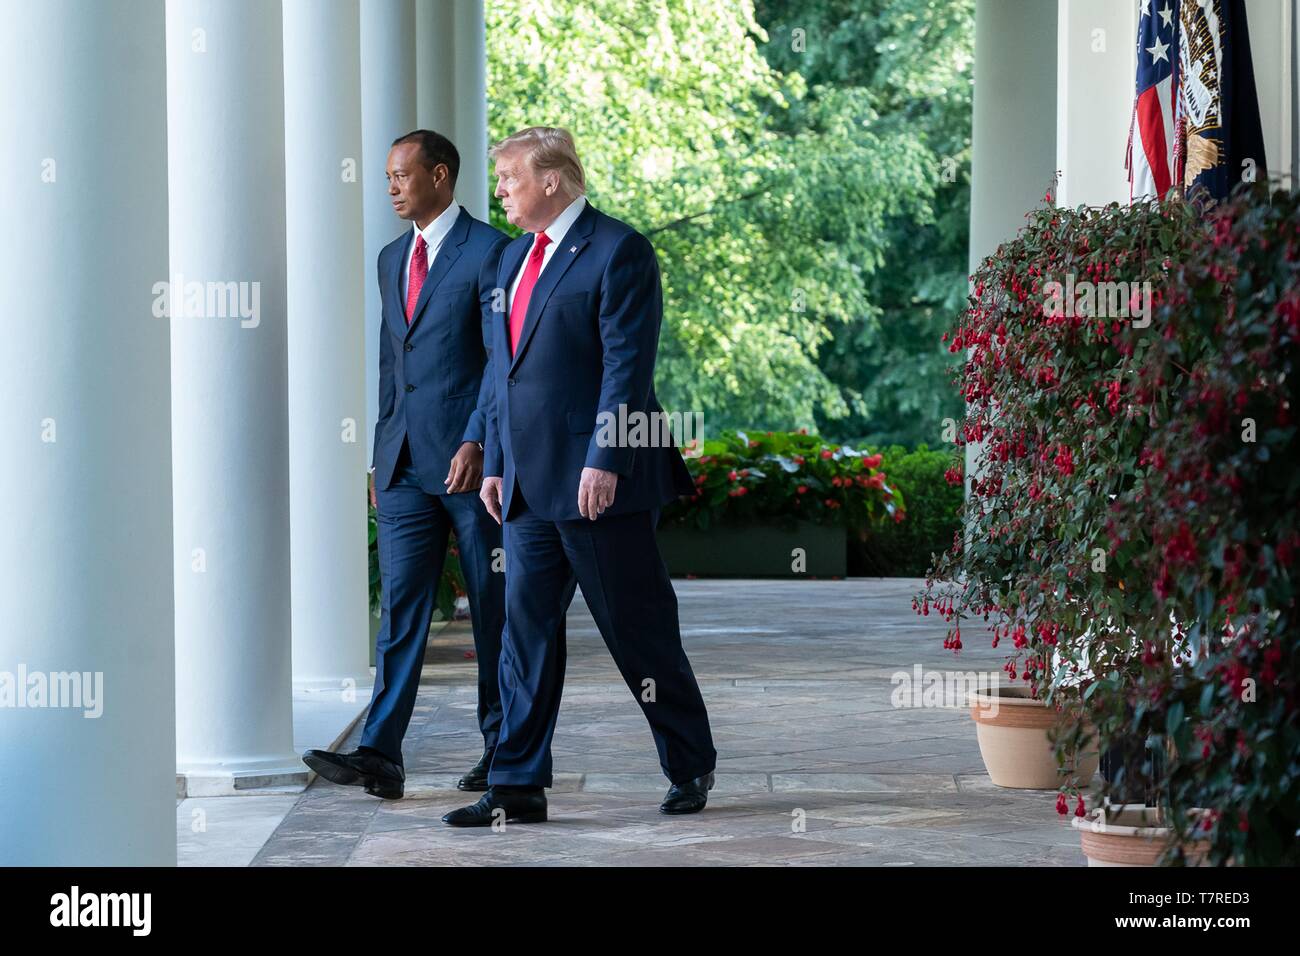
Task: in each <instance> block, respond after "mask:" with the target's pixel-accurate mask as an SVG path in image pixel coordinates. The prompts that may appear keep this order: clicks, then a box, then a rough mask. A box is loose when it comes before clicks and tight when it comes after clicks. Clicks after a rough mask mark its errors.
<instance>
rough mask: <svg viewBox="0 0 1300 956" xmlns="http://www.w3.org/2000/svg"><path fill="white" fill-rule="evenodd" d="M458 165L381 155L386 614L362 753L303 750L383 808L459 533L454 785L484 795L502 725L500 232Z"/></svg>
mask: <svg viewBox="0 0 1300 956" xmlns="http://www.w3.org/2000/svg"><path fill="white" fill-rule="evenodd" d="M459 169H460V157H459V155H458V154H457V152H456V147H455V146H454V145H452V143H451V141H450V140H448V139H447V138H446V137H445V136H441V135H439V134H438V133H435V132H431V131H429V130H416V131H415V132H412V133H408V134H406V135H405V136H402V137H399V138H398V139H397V140H395V141H394V142H393V148H392V150H391V151H390V152H389V154H388V169H387V174H388V194H389V196H391V197H392V203H393V209H394V210H395V211H396V212H397V215H398V216H399V217H401V218H402V219H406V220H408V221H410V222H411V224H412V228H411V230H410V231H408V232H407V233H406V234H405V235H402V236H400V237H398V238H397V239H395V240H394V241H393V242H391V243H389V244H388V245H387V246H385V247H384V248H383V250H381V251H380V253H379V288H380V295H381V298H382V303H383V309H382V312H383V315H382V319H381V322H380V342H379V420H378V422H377V423H376V425H375V446H374V457H373V465H372V467H371V485H370V496H371V502H372V503H373V504H374V505H375V507H376V510H377V513H378V522H379V567H380V574H381V577H382V581H383V614H382V619H381V622H380V628H379V636H378V639H377V641H376V646H375V654H376V664H377V670H376V673H375V688H374V694H373V696H372V698H371V703H370V712H369V714H368V715H367V717H366V725H365V730H364V732H363V733H362V737H361V745H360V746H359V747H358V748H357V749H356V750H354V751H352V752H351V753H332V752H330V751H327V750H309V751H307V752H306V753H305V754H304V755H303V761H304V762H305V763H306V764H307V766H309V767H311V768H312V769H313V770H315V771H316V772H317V773H319V774H320V775H321V776H322V777H324V778H326V779H327V780H331V781H333V782H334V783H340V784H354V785H359V786H362V787H364V788H365V790H366V792H367V793H371V794H374V795H375V796H378V797H385V798H387V799H398V798H400V797H401V796H402V794H403V789H404V782H405V779H406V776H405V771H404V767H403V761H402V738H403V737H404V736H405V734H406V729H407V726H408V725H409V724H410V721H411V712H412V710H413V709H414V706H415V697H416V692H417V690H418V689H419V683H420V669H421V667H422V666H423V663H424V650H425V645H426V643H427V640H428V634H429V621H430V618H431V616H432V614H433V609H434V606H435V604H436V599H437V592H438V582H439V580H440V579H441V577H442V570H443V558H444V555H445V553H446V550H447V541H448V535H449V533H450V531H451V530H452V529H453V528H454V529H455V532H456V544H457V548H458V551H459V554H460V566H461V570H462V571H463V572H464V575H465V585H466V591H467V592H468V596H469V605H470V615H471V617H472V619H473V625H474V646H475V649H476V652H477V653H476V656H477V659H478V675H479V679H478V719H479V728H480V730H481V731H482V734H483V745H484V749H483V757H482V759H481V760H480V761H479V763H478V765H477V766H475V767H474V768H473V769H472V770H470V772H469V773H467V774H466V775H465V776H463V777H461V779H460V781H459V783H458V784H457V786H459V787H460V789H462V790H486V789H487V769H488V767H489V766H490V764H491V762H492V754H493V751H494V749H495V747H496V742H497V736H498V733H499V729H500V726H501V695H500V691H499V687H498V682H497V664H498V661H499V659H500V656H501V629H502V626H503V624H504V623H505V584H504V581H503V575H502V574H501V573H500V568H501V564H500V562H499V561H498V559H499V558H500V556H501V551H500V548H501V529H500V527H499V526H498V524H497V523H496V522H495V521H494V520H493V519H492V518H491V517H490V516H489V515H488V513H487V510H486V508H485V507H484V505H483V502H482V501H481V500H480V499H479V496H478V489H479V485H480V484H481V482H482V476H483V440H484V437H485V436H484V417H483V411H482V409H480V407H479V406H480V404H481V400H480V392H483V400H484V401H485V400H486V396H487V394H488V392H489V390H490V383H486V382H485V377H484V374H483V371H484V367H485V365H486V364H487V359H488V354H487V348H486V347H485V335H484V333H485V330H486V331H490V326H488V325H485V323H488V322H490V317H491V315H492V312H491V305H492V294H493V290H494V288H495V286H496V273H497V265H498V263H499V261H500V258H501V250H502V249H503V248H504V247H505V245H506V237H505V235H503V234H502V233H500V232H498V231H497V230H496V229H493V228H492V227H491V226H489V225H488V224H487V223H484V222H480V221H479V220H477V219H475V218H474V217H473V216H471V215H470V214H469V212H468V211H467V210H466V209H464V208H463V207H461V206H460V205H459V204H458V203H457V202H456V200H455V198H454V197H453V191H454V190H455V187H456V175H457V173H458V172H459ZM488 346H489V347H490V342H489V343H488ZM494 562H496V567H497V569H498V570H496V571H494V570H493V566H494Z"/></svg>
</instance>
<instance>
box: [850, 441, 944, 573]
mask: <svg viewBox="0 0 1300 956" xmlns="http://www.w3.org/2000/svg"><path fill="white" fill-rule="evenodd" d="M881 453H882V454H883V455H884V462H883V464H882V465H881V469H882V470H883V471H884V472H885V473H886V474H888V475H889V480H890V484H891V485H893V486H894V487H895V488H897V489H898V492H899V494H900V496H901V497H902V498H903V500H904V501H906V502H907V520H906V521H903V522H898V523H894V522H883V523H881V524H879V525H877V526H876V527H874V528H872V530H871V533H870V534H869V535H868V536H867V538H866V540H865V541H861V542H859V543H858V545H857V547H854V546H853V543H852V542H850V548H851V551H850V562H849V573H850V574H865V575H876V576H883V577H920V576H922V575H924V574H925V572H926V569H927V568H929V567H930V562H931V560H932V559H933V557H934V555H936V554H939V553H941V552H943V551H945V550H947V549H948V548H949V547H951V545H952V541H953V535H955V534H956V533H957V532H958V530H959V529H960V528H961V508H962V498H963V491H962V485H961V482H960V481H959V480H958V481H955V482H953V481H949V480H948V478H947V477H946V476H945V473H948V472H949V471H950V469H951V465H952V454H951V453H950V452H946V451H932V450H930V449H929V448H927V447H926V446H925V445H921V446H919V447H918V448H916V449H915V450H908V449H907V448H904V447H902V446H901V445H891V446H889V447H888V448H884V449H881Z"/></svg>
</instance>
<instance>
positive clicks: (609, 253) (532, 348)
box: [483, 203, 695, 521]
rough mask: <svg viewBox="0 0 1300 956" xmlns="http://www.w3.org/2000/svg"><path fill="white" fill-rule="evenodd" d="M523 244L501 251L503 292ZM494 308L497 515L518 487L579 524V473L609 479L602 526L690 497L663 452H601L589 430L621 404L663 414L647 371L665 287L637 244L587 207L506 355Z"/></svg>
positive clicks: (681, 468) (489, 464) (491, 422)
mask: <svg viewBox="0 0 1300 956" xmlns="http://www.w3.org/2000/svg"><path fill="white" fill-rule="evenodd" d="M532 242H533V236H532V234H531V233H526V234H524V235H522V236H520V237H519V238H517V239H515V240H514V241H513V242H511V243H510V245H508V246H507V247H506V248H505V251H504V252H503V253H502V255H501V264H500V268H499V271H498V275H497V281H496V285H497V286H498V287H500V288H501V289H503V290H508V289H509V288H510V285H511V283H512V282H513V280H514V278H515V275H516V274H517V273H518V272H519V270H520V269H521V268H522V267H523V263H524V260H525V258H526V257H527V255H528V251H529V249H530V248H531V247H532ZM495 304H496V306H497V309H496V311H495V312H494V313H493V315H492V339H491V342H492V346H491V347H492V355H493V360H492V363H491V368H490V372H489V376H488V377H489V379H490V387H491V394H490V395H489V396H487V397H488V404H487V406H486V409H485V411H486V429H487V438H486V439H485V443H484V459H483V468H484V474H485V475H494V476H499V477H501V479H502V482H501V486H502V514H504V515H506V516H509V514H510V503H511V501H512V499H513V496H514V493H515V485H516V482H517V483H518V485H519V487H520V488H521V489H522V490H523V495H524V499H525V500H526V501H527V502H528V506H529V508H530V509H532V510H533V511H534V512H536V513H537V514H539V515H541V516H542V517H544V518H546V519H548V520H551V521H567V520H577V519H580V518H581V517H582V516H581V515H580V514H579V513H578V483H579V480H580V479H581V477H582V469H583V468H584V467H590V468H602V469H605V470H607V471H613V472H616V473H617V474H618V476H619V479H618V486H617V488H616V489H615V492H614V503H613V504H612V505H611V506H610V507H609V508H607V509H606V510H605V515H606V516H610V517H612V516H614V515H618V514H628V513H631V512H636V511H646V510H650V509H652V508H660V507H662V506H663V505H664V504H666V503H667V502H669V501H671V500H672V499H673V498H674V497H676V496H677V495H684V494H691V493H693V492H694V490H695V488H694V485H693V484H692V482H691V476H690V473H689V472H688V471H687V470H686V463H685V462H684V461H682V456H681V454H680V453H679V452H678V450H677V448H676V447H675V446H673V445H671V443H670V445H669V446H668V447H664V446H658V447H653V446H650V447H645V446H643V447H619V446H616V445H610V446H607V445H606V444H605V443H602V441H601V440H600V439H601V435H602V432H604V434H605V435H606V436H608V433H609V431H610V430H608V429H600V428H598V427H597V416H598V415H600V414H601V413H604V412H608V413H611V414H612V415H613V416H614V420H615V422H617V420H618V418H619V406H620V405H624V406H626V412H625V415H627V414H631V413H633V412H641V413H646V414H654V413H659V412H662V408H661V407H660V405H659V402H658V400H657V399H656V398H655V390H654V367H655V354H656V352H657V350H658V348H659V326H660V323H661V322H662V320H663V290H662V288H661V286H660V282H659V262H658V260H657V259H656V258H655V251H654V247H653V246H652V245H651V244H650V241H649V240H648V239H646V237H645V236H643V235H641V234H640V233H639V232H637V231H636V230H635V229H633V228H632V227H631V226H629V225H627V224H626V223H623V222H619V221H618V220H617V219H614V218H611V217H610V216H606V215H605V214H604V213H602V212H599V211H598V210H596V209H595V208H594V207H593V206H592V205H591V204H590V203H588V204H587V205H586V206H585V207H584V208H583V210H582V213H581V214H580V215H579V216H578V218H577V219H576V220H575V221H574V223H573V225H572V226H571V227H569V231H568V233H567V234H566V235H565V237H564V239H563V241H561V242H560V244H559V247H558V248H556V250H555V251H554V252H553V253H552V254H551V260H550V261H549V262H548V263H547V264H546V268H545V269H543V270H542V274H541V276H540V277H539V278H538V280H537V285H536V286H535V287H534V288H533V292H532V296H531V298H530V299H529V301H528V312H527V314H526V315H525V318H524V325H523V330H522V332H521V333H520V337H519V347H518V350H517V351H516V352H515V353H514V355H513V357H512V356H511V352H510V332H509V317H508V314H507V313H506V309H505V306H506V303H505V296H504V295H501V296H499V299H498V301H497V302H496V303H495ZM647 431H649V429H647ZM655 431H656V433H657V432H658V429H655ZM614 433H615V434H617V431H616V430H615V432H614Z"/></svg>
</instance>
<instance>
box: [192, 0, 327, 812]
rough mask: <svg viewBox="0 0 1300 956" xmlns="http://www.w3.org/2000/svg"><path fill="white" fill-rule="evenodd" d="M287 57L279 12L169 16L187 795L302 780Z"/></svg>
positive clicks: (199, 8) (249, 8) (204, 8)
mask: <svg viewBox="0 0 1300 956" xmlns="http://www.w3.org/2000/svg"><path fill="white" fill-rule="evenodd" d="M282 56H283V49H282V45H281V16H280V5H279V4H272V3H266V2H264V0H219V2H218V0H172V2H170V3H168V4H167V141H168V187H169V192H170V217H171V237H170V238H171V271H172V276H173V282H176V281H177V280H178V279H180V280H183V282H184V284H185V289H184V292H185V295H184V303H183V304H184V306H185V312H184V315H183V316H181V317H175V318H174V319H173V322H172V445H173V461H174V467H173V486H174V496H175V548H176V700H177V718H176V737H177V740H176V744H177V763H178V771H179V772H180V773H183V774H184V775H185V776H186V779H187V786H188V792H189V793H190V794H191V795H196V794H210V793H221V792H230V791H231V790H232V789H244V788H251V787H256V786H267V785H274V784H278V783H284V782H288V781H301V780H305V771H306V768H305V767H303V765H302V763H301V761H300V760H299V759H298V757H297V755H296V754H295V753H294V751H293V709H292V707H293V704H292V685H291V676H290V656H289V655H290V633H289V585H290V577H289V449H288V438H289V436H288V421H287V408H286V402H287V396H286V384H285V377H286V354H285V251H284V243H285V231H284V227H285V222H284V216H285V205H284V204H285V198H284V187H285V172H284V96H283V91H284V69H283V62H282ZM319 269H320V272H321V273H322V274H324V273H328V272H330V271H332V267H330V266H327V265H325V264H323V263H322V264H320V266H319ZM232 290H233V291H235V292H236V293H237V297H238V303H237V304H238V309H234V308H232V306H233V305H234V303H232V302H231V301H230V300H229V298H227V297H228V296H229V294H230V293H231V291H232ZM192 294H193V298H191V295H192ZM232 312H234V313H235V314H233V315H232V314H231V313H232ZM194 313H198V314H194Z"/></svg>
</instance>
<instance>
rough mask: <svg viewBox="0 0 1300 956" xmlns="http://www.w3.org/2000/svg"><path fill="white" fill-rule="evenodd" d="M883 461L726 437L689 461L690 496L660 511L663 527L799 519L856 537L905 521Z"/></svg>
mask: <svg viewBox="0 0 1300 956" xmlns="http://www.w3.org/2000/svg"><path fill="white" fill-rule="evenodd" d="M881 461H882V458H881V456H880V455H876V454H870V453H868V452H864V451H856V450H854V449H852V448H849V447H847V446H843V445H835V444H831V443H828V442H824V441H822V439H821V438H819V437H817V436H816V435H808V434H804V433H801V432H752V433H746V432H742V431H738V432H735V433H729V434H726V435H724V436H722V437H721V438H719V439H714V440H711V441H706V442H705V443H704V444H703V446H701V448H700V456H699V457H698V458H688V459H687V467H688V468H690V471H691V475H692V477H693V478H694V480H695V487H696V489H697V490H696V493H695V495H694V496H693V497H689V498H683V499H679V500H677V501H675V502H673V503H672V504H670V505H669V506H668V507H667V508H666V509H664V517H663V523H664V524H665V525H668V524H680V525H685V526H688V527H692V528H698V529H700V530H707V529H709V528H711V527H713V526H715V525H717V524H720V523H727V524H736V525H743V524H751V523H756V522H757V523H766V522H772V521H780V522H786V523H793V522H795V521H797V520H804V521H812V522H814V523H817V524H835V525H843V526H844V527H845V528H847V529H849V530H850V531H851V532H853V534H852V535H850V537H854V536H856V537H858V538H862V537H865V536H866V535H867V534H869V533H870V531H871V529H872V528H874V527H876V526H878V525H879V524H881V523H883V522H885V521H886V520H887V519H888V520H891V521H894V522H901V521H903V520H904V519H905V517H906V510H905V508H906V506H905V505H904V502H903V496H902V495H901V494H900V493H899V492H898V489H897V488H895V487H894V486H893V484H892V482H887V481H886V476H885V473H884V472H883V471H881V469H880V466H881Z"/></svg>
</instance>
